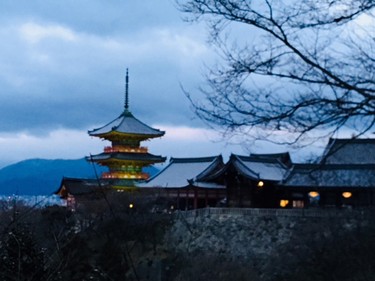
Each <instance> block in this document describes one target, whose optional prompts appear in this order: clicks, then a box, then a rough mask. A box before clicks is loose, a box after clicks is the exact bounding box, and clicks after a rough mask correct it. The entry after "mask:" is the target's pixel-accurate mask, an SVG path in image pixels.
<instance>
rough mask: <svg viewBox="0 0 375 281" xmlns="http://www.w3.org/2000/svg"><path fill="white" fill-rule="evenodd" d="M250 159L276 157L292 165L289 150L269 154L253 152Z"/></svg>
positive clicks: (287, 164)
mask: <svg viewBox="0 0 375 281" xmlns="http://www.w3.org/2000/svg"><path fill="white" fill-rule="evenodd" d="M250 159H260V160H262V159H264V160H266V159H274V160H278V161H280V162H281V163H283V164H284V165H286V166H290V165H291V164H292V159H291V158H290V154H289V152H281V153H267V154H258V153H251V154H250Z"/></svg>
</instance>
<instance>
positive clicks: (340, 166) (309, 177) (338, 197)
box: [140, 139, 375, 209]
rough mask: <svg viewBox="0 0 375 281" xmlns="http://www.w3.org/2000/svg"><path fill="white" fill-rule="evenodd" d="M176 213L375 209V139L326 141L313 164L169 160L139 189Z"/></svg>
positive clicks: (260, 158)
mask: <svg viewBox="0 0 375 281" xmlns="http://www.w3.org/2000/svg"><path fill="white" fill-rule="evenodd" d="M140 187H141V188H142V187H143V188H152V189H153V190H154V192H158V194H159V196H161V197H164V198H167V199H169V200H171V202H173V204H174V206H176V207H177V208H179V209H196V208H202V207H207V206H221V207H223V206H225V207H229V208H233V207H235V208H238V207H244V208H289V209H292V208H332V207H334V208H356V207H368V206H375V139H330V140H329V143H328V145H327V148H326V150H325V152H324V153H323V156H322V157H321V158H320V159H319V161H317V162H316V163H309V164H308V163H293V162H292V160H291V158H290V155H289V153H288V152H284V153H277V154H250V155H249V156H246V155H235V154H232V155H231V156H230V159H229V161H228V162H227V163H225V164H224V163H223V162H222V159H221V156H216V157H205V158H182V159H179V158H176V159H175V158H172V159H171V161H170V164H169V165H168V166H167V167H166V168H165V169H164V170H162V171H161V172H160V173H159V174H157V175H155V176H154V177H153V178H151V179H150V180H148V181H147V182H146V183H144V184H141V185H140Z"/></svg>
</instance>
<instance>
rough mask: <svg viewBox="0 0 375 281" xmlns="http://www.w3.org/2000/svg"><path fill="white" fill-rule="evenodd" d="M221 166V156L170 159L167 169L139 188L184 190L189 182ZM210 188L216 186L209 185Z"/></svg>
mask: <svg viewBox="0 0 375 281" xmlns="http://www.w3.org/2000/svg"><path fill="white" fill-rule="evenodd" d="M222 164H223V160H222V157H221V156H213V157H199V158H171V159H170V163H169V164H168V166H167V167H165V168H164V169H163V170H162V171H160V172H159V173H158V174H157V175H155V176H154V177H152V178H151V179H149V180H148V181H147V182H146V183H142V184H140V185H139V187H161V188H184V187H187V186H189V181H191V180H195V179H197V178H199V176H201V175H204V174H206V173H210V172H211V171H212V170H215V169H216V168H218V167H220V166H221V165H222ZM207 185H209V184H207ZM205 187H207V186H205ZM210 187H217V186H216V185H213V184H211V185H210Z"/></svg>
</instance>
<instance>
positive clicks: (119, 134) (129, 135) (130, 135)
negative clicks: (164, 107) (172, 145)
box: [88, 131, 165, 140]
mask: <svg viewBox="0 0 375 281" xmlns="http://www.w3.org/2000/svg"><path fill="white" fill-rule="evenodd" d="M88 134H89V135H90V136H92V137H99V138H103V139H109V140H110V139H114V138H116V137H121V138H123V137H127V138H133V139H141V140H142V139H151V138H158V137H162V136H163V135H164V134H165V132H164V131H160V134H159V135H156V134H153V135H151V134H137V133H123V132H119V131H110V132H108V133H101V134H95V133H92V131H88Z"/></svg>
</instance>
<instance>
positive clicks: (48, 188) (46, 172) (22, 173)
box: [0, 158, 158, 195]
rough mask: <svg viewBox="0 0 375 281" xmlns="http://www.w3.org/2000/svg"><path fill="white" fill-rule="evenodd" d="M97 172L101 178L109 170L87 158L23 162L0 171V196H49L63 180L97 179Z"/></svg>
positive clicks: (149, 171)
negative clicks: (71, 178)
mask: <svg viewBox="0 0 375 281" xmlns="http://www.w3.org/2000/svg"><path fill="white" fill-rule="evenodd" d="M94 167H95V168H94ZM95 170H96V171H97V173H98V176H100V174H101V173H102V172H104V171H106V170H107V169H106V168H104V167H101V166H98V165H95V166H94V165H93V164H91V163H89V162H87V161H86V160H85V159H84V158H82V159H74V160H63V159H55V160H48V159H29V160H24V161H21V162H18V163H15V164H12V165H9V166H6V167H4V168H2V169H0V195H12V194H17V195H49V194H52V193H53V192H54V191H56V190H57V189H58V187H59V186H60V183H61V179H62V178H63V177H73V178H92V179H94V178H96V176H95ZM145 172H147V173H149V174H150V175H154V174H155V173H157V172H158V169H157V168H155V167H148V168H146V169H145Z"/></svg>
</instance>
